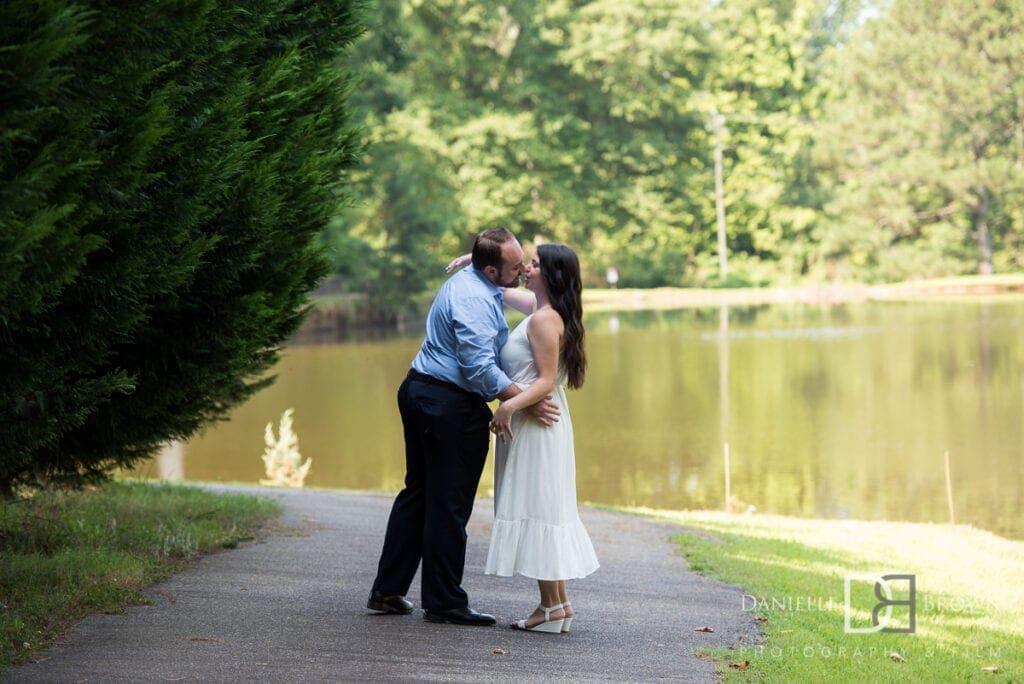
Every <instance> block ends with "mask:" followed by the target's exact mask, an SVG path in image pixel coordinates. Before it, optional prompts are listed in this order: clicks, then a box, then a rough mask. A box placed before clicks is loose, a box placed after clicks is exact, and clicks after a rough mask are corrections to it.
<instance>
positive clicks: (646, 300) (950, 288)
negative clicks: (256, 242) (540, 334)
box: [292, 273, 1024, 343]
mask: <svg viewBox="0 0 1024 684" xmlns="http://www.w3.org/2000/svg"><path fill="white" fill-rule="evenodd" d="M429 295H430V293H424V294H421V295H417V296H416V297H415V298H414V299H415V300H416V301H417V307H420V308H422V310H423V311H424V312H425V311H426V309H427V307H428V306H429V304H430V296H429ZM1007 296H1021V297H1024V273H1017V274H1009V275H994V276H958V277H953V278H938V279H933V280H917V281H907V282H902V283H888V284H884V285H864V284H856V283H851V284H825V285H807V286H802V287H764V288H756V287H749V288H735V289H725V288H723V289H712V288H680V287H659V288H652V289H636V288H623V289H611V288H586V289H584V291H583V308H584V310H585V311H586V312H588V313H609V312H613V311H643V310H650V311H654V310H667V309H687V308H700V307H710V306H722V305H736V306H753V305H759V304H840V303H844V302H864V301H882V300H884V301H900V300H921V299H928V300H939V299H944V298H954V299H960V298H965V297H967V298H969V297H1007ZM312 303H313V307H312V310H311V311H310V313H309V316H308V317H307V318H306V320H305V322H304V323H303V325H302V328H301V329H300V330H299V331H298V332H297V333H296V334H295V335H294V336H293V338H292V342H294V343H304V342H313V343H316V342H330V341H337V340H344V339H349V338H352V337H357V338H365V337H370V338H372V337H375V336H389V335H391V334H393V333H394V332H396V331H398V332H402V331H404V330H413V329H415V330H417V331H420V329H421V327H422V322H423V315H420V316H414V315H413V316H407V317H398V316H394V315H387V314H384V313H382V312H379V311H374V310H372V308H371V307H370V305H369V302H368V300H367V298H366V296H365V295H362V294H358V293H345V294H338V295H325V296H314V297H313V301H312Z"/></svg>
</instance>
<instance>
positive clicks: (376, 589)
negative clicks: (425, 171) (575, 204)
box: [366, 228, 558, 626]
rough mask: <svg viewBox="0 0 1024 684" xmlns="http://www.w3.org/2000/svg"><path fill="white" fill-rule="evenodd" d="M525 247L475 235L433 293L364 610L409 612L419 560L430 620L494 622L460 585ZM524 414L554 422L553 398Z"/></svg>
mask: <svg viewBox="0 0 1024 684" xmlns="http://www.w3.org/2000/svg"><path fill="white" fill-rule="evenodd" d="M522 270H523V248H522V247H521V246H520V245H519V242H518V241H517V240H516V238H515V236H513V235H512V233H510V232H509V231H508V230H506V229H504V228H494V229H491V230H487V231H484V232H483V233H481V234H480V235H478V236H477V238H476V241H475V243H474V244H473V265H472V268H467V269H464V270H462V271H459V272H458V273H456V274H455V275H453V276H452V277H451V278H449V279H448V280H447V281H446V282H445V284H444V285H443V286H442V287H441V289H440V290H439V291H438V293H437V296H436V297H435V298H434V303H433V304H432V305H431V307H430V313H429V314H428V315H427V334H426V337H425V338H424V340H423V344H422V346H421V347H420V351H419V353H418V354H417V355H416V358H415V359H413V362H412V369H411V370H410V371H409V374H408V375H407V376H406V378H405V380H404V381H403V382H402V385H401V387H400V388H399V390H398V408H399V411H400V412H401V415H402V428H403V431H404V433H405V467H406V474H405V488H404V489H403V490H402V491H401V492H400V493H399V494H398V496H397V497H396V498H395V503H394V505H393V506H392V509H391V516H390V518H389V519H388V527H387V532H386V533H385V536H384V548H383V550H382V551H381V557H380V563H379V565H378V568H377V578H376V579H375V580H374V582H373V589H372V590H371V592H370V598H369V600H368V601H367V603H366V607H367V608H369V609H370V610H374V611H378V612H382V613H397V614H401V615H407V614H409V613H411V612H412V607H413V606H412V603H411V602H409V601H408V600H406V598H405V594H406V593H407V592H408V590H409V585H411V584H412V579H413V576H414V575H415V574H416V568H417V566H418V565H419V564H420V561H421V560H422V562H423V569H422V578H421V580H422V585H421V600H422V603H423V609H424V617H425V618H426V619H427V620H429V621H431V622H442V623H453V624H460V625H483V626H486V625H493V624H494V622H495V619H494V616H492V615H488V614H486V613H478V612H477V611H475V610H473V609H472V608H470V607H469V598H468V596H467V595H466V592H465V591H464V590H463V589H462V586H461V585H462V572H463V568H464V566H465V563H466V524H467V523H468V522H469V516H470V514H471V513H472V511H473V499H474V498H475V497H476V490H477V485H478V484H479V482H480V474H481V473H482V472H483V467H484V461H485V460H486V459H487V450H488V447H489V445H490V432H489V428H488V425H489V423H490V420H491V410H490V408H489V407H488V406H487V402H488V401H490V400H492V399H494V398H498V399H501V400H505V399H509V398H511V397H514V396H515V395H517V394H519V391H520V390H519V388H518V387H517V386H516V385H515V384H513V383H512V381H511V380H509V378H508V376H507V375H505V373H504V372H502V370H501V368H499V367H498V353H499V351H500V350H501V347H502V346H503V345H504V344H505V341H506V340H507V339H508V324H507V323H506V322H505V313H504V310H503V308H502V292H503V289H504V288H505V287H515V286H517V285H518V284H519V276H520V274H521V273H522ZM529 410H530V413H531V414H532V415H533V416H534V417H535V418H536V419H537V420H539V421H540V422H542V423H544V424H545V425H550V424H552V423H553V422H554V421H555V420H557V418H558V409H557V407H556V406H555V405H554V404H552V403H551V402H550V401H547V400H545V401H542V402H539V403H537V404H534V406H532V407H531V408H530V409H529Z"/></svg>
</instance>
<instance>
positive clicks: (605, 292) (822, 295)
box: [583, 273, 1024, 312]
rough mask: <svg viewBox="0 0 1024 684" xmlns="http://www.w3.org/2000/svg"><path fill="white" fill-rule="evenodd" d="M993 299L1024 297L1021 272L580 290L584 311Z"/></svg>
mask: <svg viewBox="0 0 1024 684" xmlns="http://www.w3.org/2000/svg"><path fill="white" fill-rule="evenodd" d="M993 295H999V296H1002V295H1022V296H1024V273H1022V274H1011V275H1000V276H962V277H957V278H940V279H934V280H919V281H908V282H902V283H889V284H884V285H863V284H846V285H842V284H828V285H811V286H804V287H766V288H736V289H707V288H671V287H662V288H653V289H647V290H642V289H595V288H590V289H587V290H584V292H583V308H584V309H585V310H586V311H588V312H607V311H637V310H645V309H683V308H693V307H705V306H720V305H722V304H739V305H744V304H749V305H752V304H777V303H803V304H838V303H843V302H864V301H884V300H889V301H898V300H905V299H936V298H940V299H941V298H947V297H950V298H961V297H985V296H993Z"/></svg>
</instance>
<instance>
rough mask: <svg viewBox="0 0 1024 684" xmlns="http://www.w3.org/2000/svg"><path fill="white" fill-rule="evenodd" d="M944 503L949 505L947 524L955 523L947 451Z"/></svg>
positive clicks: (947, 454)
mask: <svg viewBox="0 0 1024 684" xmlns="http://www.w3.org/2000/svg"><path fill="white" fill-rule="evenodd" d="M946 504H948V505H949V524H950V525H956V517H955V516H954V515H953V478H952V477H951V476H950V474H949V452H948V451H947V452H946Z"/></svg>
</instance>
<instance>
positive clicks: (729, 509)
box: [725, 442, 732, 513]
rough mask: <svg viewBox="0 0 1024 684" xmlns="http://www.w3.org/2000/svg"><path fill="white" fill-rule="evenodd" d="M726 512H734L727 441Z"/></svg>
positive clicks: (727, 444) (726, 444)
mask: <svg viewBox="0 0 1024 684" xmlns="http://www.w3.org/2000/svg"><path fill="white" fill-rule="evenodd" d="M725 512H726V513H732V480H731V477H730V475H729V443H728V442H726V443H725Z"/></svg>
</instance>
